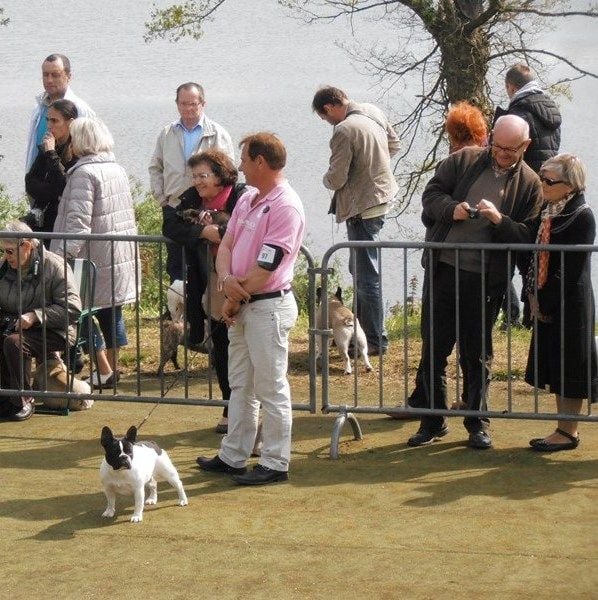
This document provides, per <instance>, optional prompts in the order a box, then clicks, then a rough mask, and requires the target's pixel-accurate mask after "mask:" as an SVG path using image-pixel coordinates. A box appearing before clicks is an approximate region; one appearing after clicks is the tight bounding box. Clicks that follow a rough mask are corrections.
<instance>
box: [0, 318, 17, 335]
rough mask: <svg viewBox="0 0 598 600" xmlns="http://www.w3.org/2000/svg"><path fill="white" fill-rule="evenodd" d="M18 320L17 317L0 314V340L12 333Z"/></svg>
mask: <svg viewBox="0 0 598 600" xmlns="http://www.w3.org/2000/svg"><path fill="white" fill-rule="evenodd" d="M18 318H19V317H18V316H17V315H10V314H8V313H2V312H0V338H5V337H6V336H7V335H10V334H11V333H13V332H14V330H15V325H16V323H17V319H18Z"/></svg>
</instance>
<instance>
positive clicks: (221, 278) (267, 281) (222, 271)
mask: <svg viewBox="0 0 598 600" xmlns="http://www.w3.org/2000/svg"><path fill="white" fill-rule="evenodd" d="M240 146H241V148H242V152H241V167H240V170H241V171H243V173H244V174H245V180H246V182H247V184H248V185H250V186H252V187H254V188H256V189H254V190H251V191H249V192H247V193H245V194H244V195H243V196H242V197H241V198H240V199H239V201H238V203H237V206H236V207H235V210H234V211H233V214H232V217H231V219H230V221H229V223H228V228H227V230H226V234H225V235H224V238H223V239H222V242H221V244H220V248H219V250H218V256H217V257H216V270H217V272H218V283H219V286H220V287H221V289H222V290H224V293H225V295H226V298H227V299H226V301H225V303H224V306H223V308H222V316H223V319H224V321H225V322H226V323H227V325H228V326H229V333H228V337H229V340H230V345H229V349H228V359H229V363H228V378H229V383H230V387H231V397H230V400H229V407H228V434H227V435H226V436H225V437H224V438H223V440H222V443H221V445H220V451H219V453H218V454H217V455H216V456H215V457H214V458H212V459H208V458H205V457H203V456H200V457H199V458H198V459H197V463H198V465H199V466H200V468H201V469H203V470H204V471H213V472H218V473H230V474H232V475H233V479H234V480H235V481H236V482H237V483H239V484H241V485H261V484H266V483H273V482H276V481H286V480H287V479H288V470H289V461H290V455H291V424H292V407H291V393H290V388H289V383H288V381H287V364H288V338H289V331H290V330H291V328H292V327H293V325H294V324H295V321H296V320H297V304H296V302H295V298H294V296H293V294H292V292H291V283H292V281H293V267H294V265H295V260H296V259H297V255H298V253H299V248H300V246H301V241H302V239H303V231H304V229H305V216H304V214H303V206H302V204H301V200H300V199H299V196H298V195H297V193H296V192H295V191H294V190H293V189H292V188H291V186H290V185H289V183H288V182H287V180H286V179H285V177H284V173H283V168H284V166H285V163H286V150H285V147H284V145H283V143H282V142H281V141H280V140H279V139H278V138H277V137H276V136H275V135H273V134H271V133H257V134H254V135H250V136H247V137H246V138H245V139H243V140H242V141H241V143H240ZM260 404H261V406H262V411H263V426H262V436H263V448H262V453H261V457H260V460H259V463H258V464H257V465H256V466H255V467H254V469H253V470H252V471H250V472H247V466H246V464H247V459H248V458H249V456H250V454H251V450H252V448H253V445H254V442H255V437H256V434H257V427H258V417H259V409H260Z"/></svg>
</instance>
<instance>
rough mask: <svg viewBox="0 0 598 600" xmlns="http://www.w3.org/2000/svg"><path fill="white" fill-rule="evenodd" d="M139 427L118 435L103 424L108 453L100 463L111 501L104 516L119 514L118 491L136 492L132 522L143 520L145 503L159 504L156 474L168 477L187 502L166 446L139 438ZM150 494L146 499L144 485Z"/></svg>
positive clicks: (103, 481) (181, 500)
mask: <svg viewBox="0 0 598 600" xmlns="http://www.w3.org/2000/svg"><path fill="white" fill-rule="evenodd" d="M136 439H137V428H136V427H135V426H132V427H129V430H128V431H127V435H126V436H125V437H124V438H115V437H114V435H113V434H112V431H111V430H110V428H109V427H103V428H102V437H101V443H102V446H103V447H104V450H105V451H106V455H105V457H104V459H103V460H102V464H101V466H100V479H101V481H102V485H103V486H104V494H106V500H107V501H108V505H107V506H106V510H105V511H104V512H103V513H102V517H105V518H112V517H114V515H115V514H116V494H121V495H124V494H133V496H134V498H135V510H134V512H133V516H132V517H131V523H139V522H140V521H143V506H144V504H156V502H157V500H158V486H157V483H156V479H155V478H156V477H159V478H161V479H166V480H167V481H168V482H169V483H170V485H172V487H174V488H175V489H176V491H177V492H178V494H179V505H180V506H186V505H187V504H188V501H187V496H186V494H185V490H184V489H183V484H182V482H181V480H180V478H179V474H178V473H177V470H176V469H175V467H174V465H173V464H172V462H171V461H170V458H169V457H168V454H167V453H166V451H165V450H162V449H161V448H159V447H158V446H157V445H156V444H154V443H153V442H137V441H136ZM146 485H147V486H148V488H149V492H150V493H149V496H148V497H147V500H146V499H145V486H146Z"/></svg>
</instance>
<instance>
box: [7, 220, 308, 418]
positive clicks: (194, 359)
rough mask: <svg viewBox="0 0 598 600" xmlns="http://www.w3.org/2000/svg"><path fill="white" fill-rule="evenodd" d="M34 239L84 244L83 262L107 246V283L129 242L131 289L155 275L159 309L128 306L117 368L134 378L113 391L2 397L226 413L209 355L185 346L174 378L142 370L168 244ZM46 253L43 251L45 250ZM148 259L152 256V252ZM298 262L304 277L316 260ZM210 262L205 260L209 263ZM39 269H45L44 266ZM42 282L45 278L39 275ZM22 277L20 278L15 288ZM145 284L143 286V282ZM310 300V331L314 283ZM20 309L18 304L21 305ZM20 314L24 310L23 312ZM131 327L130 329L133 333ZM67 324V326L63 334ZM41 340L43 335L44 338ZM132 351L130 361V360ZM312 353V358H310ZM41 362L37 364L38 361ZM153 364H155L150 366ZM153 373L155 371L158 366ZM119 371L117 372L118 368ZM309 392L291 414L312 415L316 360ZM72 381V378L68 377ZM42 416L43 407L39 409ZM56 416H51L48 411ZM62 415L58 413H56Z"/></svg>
mask: <svg viewBox="0 0 598 600" xmlns="http://www.w3.org/2000/svg"><path fill="white" fill-rule="evenodd" d="M27 237H28V236H27V235H25V234H19V233H13V232H10V233H0V239H1V238H9V239H20V238H27ZM35 238H37V239H39V240H40V242H43V240H47V239H59V240H61V244H62V245H63V247H64V246H65V243H66V241H67V240H82V241H83V242H84V248H85V251H84V252H83V255H84V258H86V259H91V247H92V245H93V244H94V243H106V242H108V243H109V244H110V245H111V246H110V255H111V264H112V271H111V277H112V280H113V281H114V243H115V242H119V241H126V242H131V243H134V244H135V245H136V248H137V252H136V269H135V284H136V285H135V287H136V288H137V289H138V288H139V284H141V286H142V288H143V279H144V277H143V271H144V270H146V269H148V268H153V269H154V271H155V272H154V276H155V277H154V281H155V283H157V288H158V289H157V290H154V295H155V296H156V295H157V297H158V304H159V309H158V311H157V312H156V313H155V314H153V315H151V316H148V315H145V314H143V311H142V309H141V306H140V300H141V296H142V295H143V291H142V293H141V295H138V296H137V298H136V301H135V302H134V303H133V304H131V305H129V306H130V308H129V310H128V315H127V320H128V324H129V328H128V332H127V333H128V339H129V345H128V346H127V347H126V348H125V349H124V350H123V351H121V356H120V364H121V365H122V364H123V361H126V362H127V363H128V364H130V363H131V362H132V363H133V368H132V369H131V368H130V367H129V369H128V370H132V371H133V375H130V376H127V377H124V376H123V377H122V378H121V380H120V382H119V383H118V385H117V381H116V379H115V380H114V382H113V384H112V385H111V386H105V387H103V389H101V390H93V389H92V392H91V393H90V394H81V393H75V392H72V391H70V390H69V389H65V390H60V391H48V390H47V389H36V390H27V389H24V388H23V387H22V386H21V387H20V388H19V389H11V388H10V386H7V385H6V382H4V383H2V382H0V387H1V389H0V396H13V397H14V396H23V395H27V396H32V397H33V398H35V399H36V400H37V401H42V402H43V399H44V398H66V399H67V400H68V401H69V402H70V401H72V400H83V399H93V400H96V401H97V400H103V401H111V402H142V403H158V402H159V403H161V404H183V405H194V406H215V407H224V406H226V405H227V404H228V401H225V400H222V399H221V398H220V393H219V389H218V386H217V382H216V377H215V372H214V369H213V367H212V361H211V357H210V356H209V355H200V354H196V353H194V352H192V351H191V350H189V349H188V348H187V347H186V346H183V347H182V348H183V362H182V368H181V370H180V371H178V372H166V373H164V374H162V375H161V376H160V375H158V374H157V373H156V372H155V370H152V371H149V372H148V371H147V369H146V368H144V362H148V361H147V360H146V357H148V356H150V355H152V354H153V356H154V357H155V356H156V355H157V356H159V355H160V349H161V345H162V327H161V323H162V317H161V315H162V314H163V313H164V311H165V308H166V289H167V287H168V285H169V281H167V278H166V277H165V275H164V268H163V267H164V265H165V263H166V252H165V248H164V245H165V243H166V242H167V241H169V240H167V238H165V237H163V236H149V235H138V236H123V235H108V234H105V235H95V234H87V235H82V234H54V233H42V232H35ZM42 246H43V244H42V243H40V251H41V252H43V251H44V249H43V248H42ZM152 249H153V260H154V261H155V263H154V264H151V265H149V264H147V261H145V260H144V259H143V257H144V256H147V252H145V251H151V250H152ZM181 251H182V255H183V268H184V269H186V264H185V260H184V252H183V250H182V249H181ZM46 252H47V250H46ZM150 254H151V252H150ZM301 257H302V260H305V261H306V265H307V266H306V271H307V272H311V271H312V270H313V268H314V265H315V263H314V260H313V257H312V256H311V253H310V252H309V250H308V249H307V248H306V247H302V248H301ZM63 260H64V265H65V266H64V268H65V269H66V264H67V261H66V259H63ZM208 260H209V257H208ZM42 264H43V263H42ZM40 276H41V278H42V280H43V279H44V276H45V273H44V272H43V269H42V272H41V273H40ZM20 281H21V276H20V275H19V283H20ZM146 283H147V282H146ZM112 290H113V295H112V308H113V310H114V306H115V301H114V300H115V299H114V285H113V286H112ZM308 296H309V298H311V299H312V300H311V301H310V300H308V302H307V304H308V307H309V311H308V320H309V327H310V329H311V328H312V324H313V316H314V308H313V307H314V302H313V299H314V298H315V291H314V288H313V280H312V279H311V278H310V279H309V282H308ZM21 306H22V304H21ZM186 311H187V307H186V306H185V308H184V314H186ZM21 312H22V310H21ZM142 321H146V322H147V321H149V324H148V325H146V327H155V330H156V331H157V332H159V337H158V343H157V344H155V345H154V346H149V347H148V346H147V340H142V337H141V336H142V330H143V328H142ZM131 323H132V324H133V327H131ZM67 326H68V323H67V322H65V328H66V327H67ZM114 329H115V327H114V326H113V332H112V334H113V337H114V338H115V337H116V331H115V330H114ZM92 335H93V333H92V331H91V325H89V331H88V332H87V339H88V340H91V339H92ZM44 340H45V333H44ZM89 347H90V348H93V344H89ZM69 349H70V348H69V344H68V343H65V347H64V353H63V356H65V355H66V356H68V352H69ZM131 350H132V351H133V353H134V356H133V357H131ZM311 354H312V353H311V352H310V356H311ZM40 362H41V361H40ZM154 362H155V361H154ZM20 368H21V374H20V375H21V376H20V380H21V381H23V379H24V377H23V375H24V373H23V352H22V351H21V354H20ZM156 368H157V365H156ZM96 370H97V367H96V364H95V361H94V360H93V355H92V357H91V360H90V361H89V367H88V370H87V373H82V375H84V374H86V375H91V374H92V373H93V372H95V371H96ZM117 370H118V366H117ZM308 370H309V386H308V393H307V398H306V399H305V401H302V402H293V410H301V411H309V412H311V413H315V412H316V366H315V359H314V360H310V361H309V368H308ZM70 375H71V376H72V373H71V374H70ZM44 380H45V385H44V386H42V387H44V388H47V378H46V377H44ZM39 408H41V409H42V411H43V406H41V407H38V412H39ZM47 412H54V411H47ZM59 412H60V411H59ZM63 414H68V410H66V411H64V413H63Z"/></svg>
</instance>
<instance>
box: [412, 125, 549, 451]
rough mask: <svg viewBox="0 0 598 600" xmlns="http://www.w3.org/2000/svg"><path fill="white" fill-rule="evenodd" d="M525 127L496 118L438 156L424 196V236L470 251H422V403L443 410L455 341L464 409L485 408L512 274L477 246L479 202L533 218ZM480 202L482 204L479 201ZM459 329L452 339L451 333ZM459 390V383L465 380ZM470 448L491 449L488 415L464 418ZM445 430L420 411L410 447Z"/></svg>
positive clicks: (534, 185) (537, 194) (535, 189)
mask: <svg viewBox="0 0 598 600" xmlns="http://www.w3.org/2000/svg"><path fill="white" fill-rule="evenodd" d="M529 143H530V139H529V126H528V124H527V123H526V122H525V121H524V120H523V119H521V118H520V117H517V116H514V115H507V116H504V117H501V118H500V119H498V120H497V121H496V124H495V127H494V130H493V131H492V137H491V142H490V146H489V147H487V148H481V147H473V146H472V147H467V148H464V149H462V150H460V151H458V152H455V153H453V154H451V155H450V156H449V157H448V158H446V159H445V160H444V161H442V162H441V163H440V164H439V165H438V168H437V170H436V173H435V175H434V177H433V178H432V179H431V180H430V181H429V183H428V185H427V186H426V189H425V190H424V193H423V195H422V205H423V213H422V221H423V222H424V224H425V225H426V241H431V242H447V243H452V244H461V243H465V244H468V245H471V247H472V249H471V250H469V249H462V250H459V251H457V250H455V249H453V248H447V249H444V248H443V249H440V250H428V251H426V253H425V255H424V257H425V263H426V265H425V266H426V275H425V280H424V290H423V301H422V338H423V339H422V342H423V344H422V367H423V387H424V390H425V395H426V406H433V407H434V408H437V409H447V402H446V396H447V394H446V377H445V369H446V365H447V359H448V357H449V356H450V354H451V352H452V351H453V348H454V346H455V343H456V342H457V341H458V343H459V351H460V354H461V359H462V360H461V362H462V368H463V382H464V383H465V382H467V386H466V389H467V398H466V399H465V400H466V405H467V406H466V408H467V410H484V409H485V407H486V394H487V391H488V385H489V382H490V377H489V375H490V365H491V361H492V328H493V326H494V323H495V321H496V318H497V316H498V311H499V309H500V304H501V301H502V298H503V296H504V294H505V290H506V287H507V285H508V283H509V281H510V280H511V277H512V274H513V272H512V269H513V267H514V257H512V260H511V265H510V269H509V263H508V255H507V252H496V251H489V250H486V251H481V250H479V249H478V248H479V245H480V244H486V243H492V242H493V231H494V226H493V225H492V223H491V222H490V221H489V220H488V219H487V218H486V217H485V214H486V212H487V209H485V208H481V207H478V203H479V202H480V201H481V200H482V199H488V200H490V201H491V202H492V203H493V204H494V205H497V208H498V210H499V211H500V212H501V213H502V214H504V215H507V216H509V217H510V218H511V219H512V220H514V221H516V222H523V221H525V220H526V219H528V218H530V217H532V216H534V215H535V214H536V213H537V211H538V209H539V208H540V204H541V201H542V188H541V185H540V180H539V179H538V177H537V175H536V174H535V173H534V172H533V171H532V169H530V168H529V167H528V166H527V165H526V164H525V163H524V162H523V160H522V159H523V154H524V152H525V149H526V148H527V146H528V145H529ZM482 206H483V205H482ZM457 334H458V338H457ZM464 389H465V385H464ZM463 424H464V426H465V428H466V430H467V432H468V434H469V440H468V445H469V446H470V447H471V448H478V449H485V448H490V447H491V446H492V440H491V438H490V435H489V434H488V426H489V422H488V419H484V418H480V417H466V418H465V419H464V423H463ZM447 433H448V427H447V425H446V420H445V418H444V417H442V416H431V415H424V416H422V418H421V423H420V428H419V430H418V432H417V433H416V434H415V435H413V436H412V437H410V438H409V441H408V444H409V445H410V446H425V445H428V444H431V443H432V442H434V441H436V440H437V439H438V438H440V437H443V436H445V435H446V434H447Z"/></svg>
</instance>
